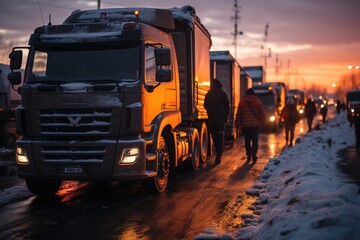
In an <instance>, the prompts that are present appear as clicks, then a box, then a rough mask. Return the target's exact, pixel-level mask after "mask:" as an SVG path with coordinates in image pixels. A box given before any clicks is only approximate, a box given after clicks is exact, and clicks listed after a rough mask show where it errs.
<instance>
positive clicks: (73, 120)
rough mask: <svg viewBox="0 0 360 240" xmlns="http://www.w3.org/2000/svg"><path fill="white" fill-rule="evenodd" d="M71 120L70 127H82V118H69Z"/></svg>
mask: <svg viewBox="0 0 360 240" xmlns="http://www.w3.org/2000/svg"><path fill="white" fill-rule="evenodd" d="M68 119H69V122H70V124H69V125H70V127H80V124H79V122H80V120H81V117H80V116H77V117H68Z"/></svg>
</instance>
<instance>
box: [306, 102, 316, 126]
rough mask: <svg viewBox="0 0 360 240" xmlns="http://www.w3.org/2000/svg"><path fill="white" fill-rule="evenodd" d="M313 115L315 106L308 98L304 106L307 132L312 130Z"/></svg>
mask: <svg viewBox="0 0 360 240" xmlns="http://www.w3.org/2000/svg"><path fill="white" fill-rule="evenodd" d="M315 115H316V105H315V102H314V101H313V99H312V98H311V97H310V98H309V99H308V101H307V103H306V104H305V116H306V118H307V124H308V127H309V132H310V131H311V129H312V122H313V120H314V117H315Z"/></svg>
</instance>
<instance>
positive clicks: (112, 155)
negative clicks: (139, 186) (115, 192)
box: [8, 6, 211, 196]
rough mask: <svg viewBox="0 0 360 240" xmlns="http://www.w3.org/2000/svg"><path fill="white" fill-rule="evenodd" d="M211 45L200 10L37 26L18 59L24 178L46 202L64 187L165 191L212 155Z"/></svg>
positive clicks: (84, 14) (133, 11)
mask: <svg viewBox="0 0 360 240" xmlns="http://www.w3.org/2000/svg"><path fill="white" fill-rule="evenodd" d="M210 47H211V36H210V34H209V32H208V30H207V29H206V28H205V27H204V25H203V24H202V23H201V21H200V19H199V17H198V16H197V15H196V12H195V9H194V8H192V7H191V6H184V7H182V8H171V9H154V8H124V9H122V8H120V9H119V8H117V9H97V10H88V11H75V12H73V13H72V14H71V15H70V16H69V17H68V18H67V19H66V20H65V21H64V23H63V24H59V25H52V24H49V25H47V26H41V27H38V28H36V29H35V30H34V33H33V34H31V36H30V39H29V46H27V47H16V48H14V49H13V51H12V53H11V54H10V60H11V63H10V68H11V70H12V73H10V74H9V76H8V79H9V81H10V82H11V84H12V85H13V86H15V87H16V86H19V85H20V86H21V88H20V89H19V91H20V93H21V105H20V106H19V107H18V108H17V110H16V128H17V132H18V133H19V134H20V135H21V138H20V139H19V140H17V142H16V162H17V167H18V175H19V177H20V178H23V179H25V180H26V183H27V186H28V188H29V190H30V191H31V192H32V193H34V194H37V195H39V196H44V195H45V196H46V195H53V194H55V193H56V192H57V191H58V189H59V187H60V185H61V182H62V181H63V180H81V181H98V180H99V181H104V180H106V181H113V180H141V181H142V183H143V185H144V187H145V189H147V190H149V191H155V192H163V191H164V190H165V189H166V187H167V186H168V183H169V182H170V181H171V179H172V177H173V176H174V174H175V172H176V169H177V168H178V167H180V166H182V165H183V164H187V165H188V166H189V167H191V168H193V169H197V168H198V167H199V164H200V163H201V162H205V161H206V159H207V157H208V155H209V154H210V153H211V141H210V138H209V134H208V130H207V126H206V120H207V114H206V110H205V109H204V107H203V102H204V98H205V94H206V93H207V91H208V90H209V88H210V66H209V62H210ZM23 51H27V53H28V54H27V55H28V57H27V62H26V70H25V73H24V76H22V75H21V73H20V72H19V71H18V69H20V67H21V59H22V55H23Z"/></svg>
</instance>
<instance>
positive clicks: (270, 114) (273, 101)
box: [253, 85, 281, 131]
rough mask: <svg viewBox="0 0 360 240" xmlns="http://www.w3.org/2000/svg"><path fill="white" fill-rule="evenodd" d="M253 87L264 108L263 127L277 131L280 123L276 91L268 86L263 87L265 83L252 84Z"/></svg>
mask: <svg viewBox="0 0 360 240" xmlns="http://www.w3.org/2000/svg"><path fill="white" fill-rule="evenodd" d="M253 89H254V92H255V95H257V96H258V97H259V99H260V101H261V102H262V103H263V105H264V108H265V117H266V118H265V126H264V128H266V129H269V130H272V131H277V130H278V128H279V127H280V124H281V118H280V112H279V108H278V95H277V92H276V91H275V90H274V89H272V88H271V87H269V86H267V87H265V85H254V86H253Z"/></svg>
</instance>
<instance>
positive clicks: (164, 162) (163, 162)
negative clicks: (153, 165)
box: [158, 151, 170, 179]
mask: <svg viewBox="0 0 360 240" xmlns="http://www.w3.org/2000/svg"><path fill="white" fill-rule="evenodd" d="M169 172H170V157H169V154H168V153H167V152H164V151H162V152H161V153H160V154H159V172H158V175H159V177H160V179H164V178H167V177H168V176H169Z"/></svg>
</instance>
